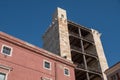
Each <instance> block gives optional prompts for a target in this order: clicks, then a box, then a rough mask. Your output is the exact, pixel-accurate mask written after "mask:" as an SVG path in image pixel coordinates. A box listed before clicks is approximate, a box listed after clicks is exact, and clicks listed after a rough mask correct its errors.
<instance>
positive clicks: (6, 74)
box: [0, 71, 8, 80]
mask: <svg viewBox="0 0 120 80" xmlns="http://www.w3.org/2000/svg"><path fill="white" fill-rule="evenodd" d="M0 73H2V74H5V80H7V76H8V73H5V72H1V71H0Z"/></svg>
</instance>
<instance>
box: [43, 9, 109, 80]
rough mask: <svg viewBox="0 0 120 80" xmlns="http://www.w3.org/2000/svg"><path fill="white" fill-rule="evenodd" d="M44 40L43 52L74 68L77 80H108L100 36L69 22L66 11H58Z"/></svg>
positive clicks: (91, 30)
mask: <svg viewBox="0 0 120 80" xmlns="http://www.w3.org/2000/svg"><path fill="white" fill-rule="evenodd" d="M43 40H44V44H43V48H44V49H46V50H48V51H50V52H53V53H54V54H57V55H59V56H61V57H64V58H66V59H68V60H70V61H72V62H73V64H75V78H76V80H107V79H106V76H105V75H104V71H105V69H107V68H108V65H107V61H106V58H105V55H104V51H103V48H102V44H101V40H100V34H99V33H98V32H97V31H96V30H93V29H89V28H86V27H84V26H81V25H79V24H77V23H74V22H72V21H68V20H67V15H66V11H65V10H64V9H61V8H57V10H56V12H55V13H54V15H53V19H52V24H51V26H50V27H49V28H48V30H47V31H46V33H45V34H44V36H43Z"/></svg>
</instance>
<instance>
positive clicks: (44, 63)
mask: <svg viewBox="0 0 120 80" xmlns="http://www.w3.org/2000/svg"><path fill="white" fill-rule="evenodd" d="M43 65H44V68H45V69H49V70H51V62H49V61H46V60H44V62H43Z"/></svg>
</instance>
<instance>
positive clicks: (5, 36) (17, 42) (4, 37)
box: [0, 32, 75, 67]
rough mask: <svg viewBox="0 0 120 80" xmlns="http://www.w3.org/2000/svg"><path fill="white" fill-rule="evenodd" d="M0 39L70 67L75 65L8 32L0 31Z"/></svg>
mask: <svg viewBox="0 0 120 80" xmlns="http://www.w3.org/2000/svg"><path fill="white" fill-rule="evenodd" d="M0 39H2V40H5V41H7V42H10V43H12V44H14V45H17V46H19V47H22V48H25V49H27V50H30V51H32V52H34V53H36V54H39V55H43V56H45V57H48V58H51V59H53V60H55V61H59V62H61V63H64V64H66V65H69V66H71V67H75V66H74V64H73V63H72V61H69V60H67V59H64V58H62V57H60V56H58V55H55V54H53V53H51V52H48V51H46V50H44V49H42V48H39V47H37V46H35V45H32V44H30V43H28V42H25V41H22V40H20V39H18V38H15V37H13V36H11V35H8V34H6V33H4V32H0Z"/></svg>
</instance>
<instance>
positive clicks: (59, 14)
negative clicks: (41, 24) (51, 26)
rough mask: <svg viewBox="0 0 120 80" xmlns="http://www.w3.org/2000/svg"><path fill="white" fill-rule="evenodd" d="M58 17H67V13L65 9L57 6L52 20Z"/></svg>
mask: <svg viewBox="0 0 120 80" xmlns="http://www.w3.org/2000/svg"><path fill="white" fill-rule="evenodd" d="M58 18H63V19H67V15H66V10H64V9H62V8H60V7H57V9H56V11H55V12H54V14H53V18H52V21H54V20H56V19H58Z"/></svg>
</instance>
